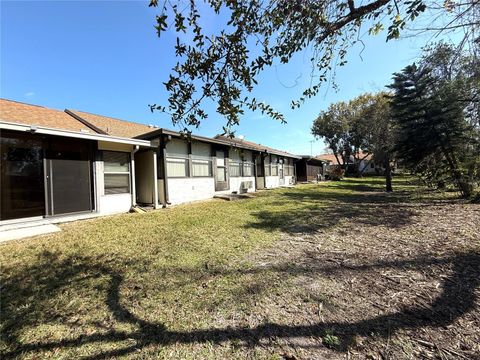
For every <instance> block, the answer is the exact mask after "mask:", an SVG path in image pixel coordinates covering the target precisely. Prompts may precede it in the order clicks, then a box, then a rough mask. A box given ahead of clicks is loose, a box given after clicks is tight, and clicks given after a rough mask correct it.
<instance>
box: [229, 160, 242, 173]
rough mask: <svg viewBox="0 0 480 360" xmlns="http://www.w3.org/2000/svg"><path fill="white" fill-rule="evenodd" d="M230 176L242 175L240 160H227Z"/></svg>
mask: <svg viewBox="0 0 480 360" xmlns="http://www.w3.org/2000/svg"><path fill="white" fill-rule="evenodd" d="M229 169H230V177H238V176H242V172H241V169H242V167H241V163H240V161H235V160H230V162H229Z"/></svg>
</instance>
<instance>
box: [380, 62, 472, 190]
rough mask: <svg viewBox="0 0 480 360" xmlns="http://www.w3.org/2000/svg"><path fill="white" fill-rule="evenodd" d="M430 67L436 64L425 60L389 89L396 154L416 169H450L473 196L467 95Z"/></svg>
mask: <svg viewBox="0 0 480 360" xmlns="http://www.w3.org/2000/svg"><path fill="white" fill-rule="evenodd" d="M428 64H431V62H428V61H426V60H425V59H424V61H423V62H422V65H423V66H422V67H418V66H417V65H415V64H413V65H409V66H407V67H406V68H405V69H403V70H402V72H400V73H396V74H394V82H393V84H391V85H390V86H389V87H390V88H391V89H392V90H393V92H394V94H393V96H392V116H393V118H394V120H395V122H396V125H397V129H398V131H397V143H396V149H397V152H398V154H399V156H400V157H402V159H404V160H405V162H406V163H407V164H409V165H410V166H411V167H412V168H414V169H417V170H419V168H418V165H422V166H425V165H427V164H431V161H432V160H435V161H434V162H433V164H434V166H436V167H438V168H439V169H440V168H446V169H448V174H449V178H448V179H450V180H451V182H452V183H453V184H454V185H455V186H456V188H457V189H458V190H459V191H460V192H461V193H462V195H463V196H470V195H471V194H472V191H473V183H472V181H471V179H470V177H469V175H468V174H467V173H466V172H465V171H464V168H463V166H462V154H463V153H465V151H467V152H468V153H470V154H471V155H472V153H471V151H468V149H469V144H471V143H472V141H473V140H474V138H473V137H472V136H473V132H472V131H473V128H472V127H471V126H469V124H468V122H467V121H466V120H465V116H464V109H465V105H464V103H463V102H462V96H463V95H462V92H463V91H462V89H460V88H458V87H457V86H456V85H458V84H457V83H456V82H455V81H453V80H452V79H450V80H448V79H447V80H445V79H443V77H437V76H435V70H433V69H432V68H431V67H429V66H427V65H428ZM439 155H441V156H439ZM473 156H475V154H473ZM440 164H441V165H440ZM437 171H439V170H437Z"/></svg>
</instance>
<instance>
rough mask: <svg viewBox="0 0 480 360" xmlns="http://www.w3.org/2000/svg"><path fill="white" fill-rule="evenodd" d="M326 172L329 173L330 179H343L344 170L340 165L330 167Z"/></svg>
mask: <svg viewBox="0 0 480 360" xmlns="http://www.w3.org/2000/svg"><path fill="white" fill-rule="evenodd" d="M328 174H329V178H330V180H335V181H338V180H342V179H343V175H345V171H344V170H343V169H342V168H341V167H340V166H336V167H334V168H332V169H331V170H330V171H329V173H328Z"/></svg>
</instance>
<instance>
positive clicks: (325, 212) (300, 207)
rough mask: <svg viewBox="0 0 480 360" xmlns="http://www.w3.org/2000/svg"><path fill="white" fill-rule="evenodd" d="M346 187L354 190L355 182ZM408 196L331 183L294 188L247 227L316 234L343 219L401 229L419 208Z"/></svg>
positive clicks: (276, 198) (262, 211)
mask: <svg viewBox="0 0 480 360" xmlns="http://www.w3.org/2000/svg"><path fill="white" fill-rule="evenodd" d="M362 186H363V185H362ZM366 186H367V187H368V189H370V190H371V188H370V187H369V186H368V185H366ZM346 188H348V189H349V190H352V187H351V185H347V186H346ZM408 195H409V193H408V192H407V191H398V192H396V193H395V194H387V193H385V192H383V191H379V189H378V188H377V189H376V190H375V191H374V192H368V193H363V192H353V193H348V192H341V191H338V190H336V189H334V188H331V187H330V186H329V187H328V188H317V187H310V188H302V189H292V190H288V191H283V192H281V193H279V194H277V196H276V197H275V201H274V202H271V203H268V208H267V209H265V210H258V211H253V212H252V215H253V216H254V220H253V221H250V222H249V223H247V224H246V225H245V227H246V228H250V227H251V228H255V229H263V230H267V231H276V230H281V231H283V232H286V233H290V234H299V233H313V232H316V231H318V230H322V229H327V228H329V227H331V226H335V225H337V224H339V223H341V222H343V223H346V226H349V224H354V223H355V224H359V225H367V226H386V227H389V228H398V227H402V226H405V225H408V224H411V223H412V218H413V217H414V215H415V212H416V209H417V208H418V207H419V205H418V204H417V203H415V202H413V201H410V199H409V196H408ZM292 203H295V206H290V205H291V204H292Z"/></svg>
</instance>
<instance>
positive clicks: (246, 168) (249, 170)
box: [243, 161, 254, 176]
mask: <svg viewBox="0 0 480 360" xmlns="http://www.w3.org/2000/svg"><path fill="white" fill-rule="evenodd" d="M253 167H254V164H253V163H252V162H249V161H244V162H243V176H253Z"/></svg>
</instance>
